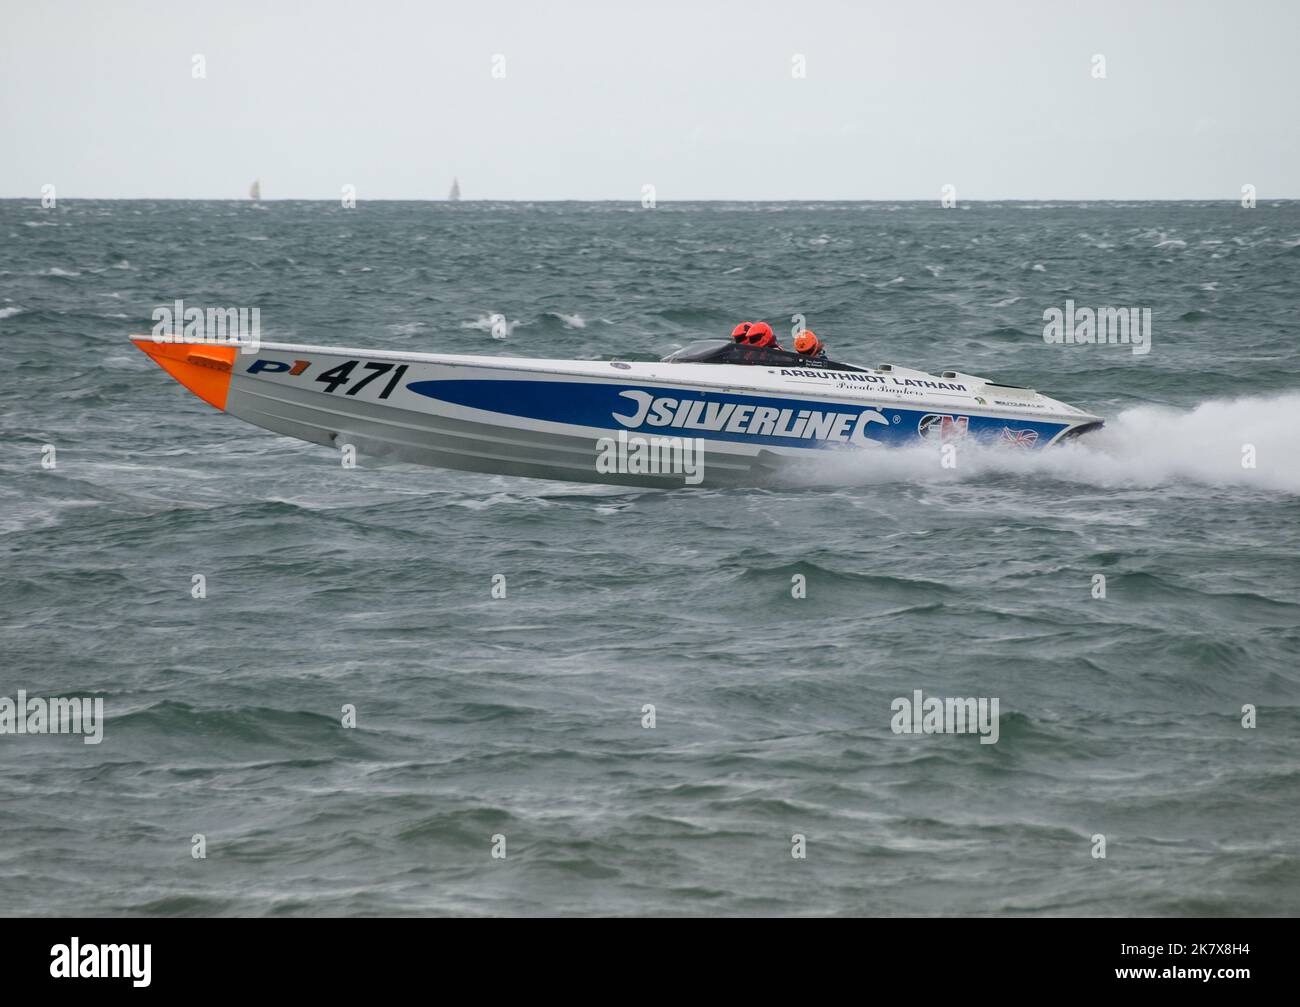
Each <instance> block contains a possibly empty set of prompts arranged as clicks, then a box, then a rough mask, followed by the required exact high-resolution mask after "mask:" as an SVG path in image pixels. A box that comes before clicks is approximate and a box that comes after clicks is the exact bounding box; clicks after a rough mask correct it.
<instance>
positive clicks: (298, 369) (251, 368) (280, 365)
mask: <svg viewBox="0 0 1300 1007" xmlns="http://www.w3.org/2000/svg"><path fill="white" fill-rule="evenodd" d="M310 366H311V361H310V360H295V361H294V362H293V363H292V364H290V363H286V362H285V361H283V360H270V359H268V358H267V357H259V358H258V359H256V360H254V361H253V362H252V363H251V364H249V365H248V369H247V373H249V374H261V373H262V372H263V371H265V372H266V373H267V374H292V375H295V376H296V375H299V374H301V373H302V372H303V371H305V370H306V369H307V368H308V367H310Z"/></svg>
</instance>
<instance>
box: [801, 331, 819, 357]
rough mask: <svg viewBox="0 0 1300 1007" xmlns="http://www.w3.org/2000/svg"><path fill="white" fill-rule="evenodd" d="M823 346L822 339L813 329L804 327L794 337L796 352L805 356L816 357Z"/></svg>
mask: <svg viewBox="0 0 1300 1007" xmlns="http://www.w3.org/2000/svg"><path fill="white" fill-rule="evenodd" d="M821 348H822V341H821V340H820V339H818V338H817V333H815V332H813V330H812V329H804V330H803V331H802V332H800V333H799V335H797V336H795V337H794V349H795V352H796V353H802V354H803V355H804V356H805V357H815V356H816V355H817V351H818V350H820V349H821Z"/></svg>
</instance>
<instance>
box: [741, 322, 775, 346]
mask: <svg viewBox="0 0 1300 1007" xmlns="http://www.w3.org/2000/svg"><path fill="white" fill-rule="evenodd" d="M745 345H746V346H775V345H776V336H774V335H773V334H772V326H770V325H768V324H767V322H755V323H754V324H753V325H751V326H750V327H749V332H747V333H746V334H745Z"/></svg>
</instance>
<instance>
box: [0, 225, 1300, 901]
mask: <svg viewBox="0 0 1300 1007" xmlns="http://www.w3.org/2000/svg"><path fill="white" fill-rule="evenodd" d="M1298 276H1300V204H1296V203H1282V204H1261V205H1260V206H1259V207H1257V208H1255V209H1253V210H1243V209H1242V208H1240V207H1238V206H1236V205H1235V204H1230V203H1222V204H1218V203H1205V204H1190V203H1179V204H1143V203H1129V204H1117V203H1094V204H1057V205H1045V204H1015V203H1007V204H1000V205H999V204H981V205H971V206H968V207H963V208H961V209H955V210H943V209H941V208H939V207H937V206H931V205H921V204H851V203H850V204H806V203H803V204H694V205H692V204H683V205H668V204H661V205H660V206H659V207H658V208H656V209H654V210H642V209H641V208H640V207H633V206H629V205H621V204H581V203H569V204H536V205H529V204H474V203H464V204H459V205H448V204H433V203H429V204H425V203H384V204H364V203H363V204H362V205H361V206H360V207H359V208H358V209H355V210H345V209H342V208H339V207H336V206H332V205H329V204H322V203H293V202H285V203H280V202H272V203H265V204H260V205H253V204H251V203H250V204H238V203H229V202H159V203H149V202H96V201H74V202H65V203H63V204H61V205H60V206H59V207H58V208H57V209H54V210H44V209H41V208H40V207H39V206H38V205H36V204H35V203H34V202H31V201H15V200H9V201H0V360H3V364H4V374H5V383H4V389H3V392H0V417H3V431H4V445H5V450H4V451H3V453H0V502H2V503H3V506H2V507H0V555H2V556H3V561H2V564H0V633H2V643H3V661H2V662H0V696H9V697H13V696H15V695H16V694H17V692H18V690H20V689H22V690H26V692H27V693H28V694H30V695H40V696H74V695H94V696H103V697H104V700H105V712H106V717H107V719H106V723H105V726H104V740H103V742H102V743H101V744H99V745H84V744H82V743H81V741H80V739H78V738H74V737H67V736H56V737H33V736H22V737H19V736H13V735H0V869H2V870H3V872H4V875H5V877H6V886H5V892H6V898H5V900H4V906H3V912H5V913H7V914H40V913H89V914H106V915H112V914H137V913H162V914H177V915H185V914H257V915H260V914H352V913H366V914H406V913H473V914H498V913H525V914H555V913H560V914H564V913H646V914H679V913H681V914H702V913H721V914H746V913H761V914H817V913H838V914H849V913H875V914H934V913H971V914H1000V913H1018V914H1199V913H1209V914H1228V915H1236V914H1263V913H1268V914H1283V913H1284V914H1293V913H1295V912H1297V911H1298V910H1300V843H1298V842H1297V839H1296V832H1295V822H1296V811H1295V809H1296V807H1297V804H1298V803H1300V775H1298V770H1300V755H1298V753H1297V740H1298V739H1300V708H1298V706H1297V701H1298V699H1300V688H1298V684H1300V682H1298V679H1300V669H1298V663H1300V376H1297V373H1296V360H1297V337H1298V336H1300V325H1298V324H1297V321H1296V302H1297V292H1298V291H1300V281H1298V279H1297V277H1298ZM177 298H184V299H185V301H186V302H187V303H193V304H202V305H224V306H241V305H248V306H257V307H259V308H260V309H261V319H262V338H264V339H267V340H277V341H289V342H294V341H297V342H310V343H320V344H331V343H333V344H339V345H354V346H374V347H386V348H395V349H413V350H428V351H450V350H455V351H461V352H479V353H485V354H509V355H536V356H556V357H608V356H625V357H635V356H640V357H643V358H647V359H648V358H652V357H654V356H659V355H662V354H664V353H667V352H669V351H671V350H672V349H674V348H676V347H678V346H680V345H682V344H683V343H685V342H688V341H690V340H692V339H694V338H698V337H702V336H710V335H719V334H724V333H725V332H726V331H727V330H729V329H730V327H731V325H732V324H734V322H735V321H736V320H738V319H740V318H756V317H762V318H767V319H768V320H769V321H771V322H772V323H773V324H774V326H776V327H777V328H778V330H780V329H781V328H782V327H785V328H787V329H788V327H789V325H790V324H791V322H790V318H791V316H792V315H793V314H796V313H800V314H803V315H805V316H806V319H807V323H808V325H810V326H811V327H812V328H814V329H815V330H817V331H818V332H819V334H821V335H822V336H823V337H824V338H825V339H826V340H827V342H828V343H829V344H830V346H831V347H832V349H833V350H834V352H835V355H836V356H837V357H840V358H842V359H847V360H850V361H860V362H862V363H868V364H876V363H879V362H882V361H891V362H894V363H899V364H905V365H909V366H919V367H922V368H925V369H929V370H936V371H937V370H940V369H943V368H948V367H954V368H957V369H960V370H964V371H968V372H971V373H975V374H985V375H990V376H994V377H999V378H1002V379H1004V380H1006V381H1008V382H1010V383H1013V384H1026V385H1031V386H1034V387H1036V388H1039V389H1040V390H1042V391H1044V392H1046V393H1047V394H1049V395H1053V396H1055V397H1058V398H1060V399H1063V400H1065V401H1067V402H1071V403H1074V404H1076V405H1079V406H1082V407H1084V408H1087V409H1089V410H1091V411H1094V412H1098V413H1100V414H1102V415H1104V416H1106V417H1107V420H1108V427H1107V429H1106V431H1105V432H1104V433H1103V434H1102V435H1100V436H1098V437H1097V438H1095V439H1092V440H1086V441H1084V442H1081V443H1079V444H1078V445H1076V446H1074V447H1071V448H1069V449H1065V450H1060V451H1053V452H1050V453H1039V454H1030V455H1027V454H1024V453H1019V452H1014V451H1011V452H1008V451H1002V452H972V453H969V454H963V456H962V459H961V461H960V463H959V465H958V467H957V469H955V470H944V469H942V468H940V467H939V466H938V465H936V464H935V459H934V457H933V454H932V453H927V452H924V451H899V452H893V453H890V454H888V455H887V456H882V457H875V456H873V457H872V458H871V459H870V461H869V463H868V461H867V460H860V461H859V460H852V459H848V460H845V461H844V462H843V463H842V469H843V471H842V472H841V473H839V479H838V480H837V484H836V485H835V486H832V487H830V488H826V487H819V488H815V489H814V488H799V487H792V488H789V489H782V490H779V491H774V490H716V491H708V490H683V491H680V492H657V491H645V492H629V491H626V490H620V489H613V488H602V487H590V486H573V485H568V484H560V483H543V482H532V481H526V480H515V479H506V478H496V477H490V476H480V475H471V474H462V473H454V472H446V471H440V470H434V469H425V468H419V467H415V466H408V465H401V464H368V463H367V462H366V461H365V460H364V459H363V464H362V467H360V468H358V469H354V470H345V469H343V468H341V466H340V465H339V460H338V456H337V454H336V453H334V452H332V451H329V450H327V449H324V448H319V447H315V446H311V445H306V444H301V443H298V442H294V441H291V440H288V439H286V438H280V437H277V436H274V435H272V434H269V433H266V432H264V431H260V430H257V429H255V428H252V427H249V426H246V425H244V424H242V423H240V422H239V421H237V420H234V419H232V418H230V417H226V416H222V415H220V414H219V413H217V412H216V411H214V410H212V409H211V408H209V407H208V406H206V405H205V404H204V403H202V402H200V401H199V400H198V399H196V398H193V397H192V396H190V395H188V393H186V392H185V391H184V390H183V389H182V388H181V387H180V386H179V385H177V384H176V383H175V382H173V381H171V380H170V379H169V378H167V377H166V376H165V375H164V374H163V373H162V372H161V371H159V370H158V368H156V367H155V366H154V365H153V364H151V363H150V362H149V361H148V360H147V359H146V358H145V357H144V356H143V355H142V354H140V353H139V352H137V351H136V350H135V349H134V348H133V347H132V346H131V345H130V344H129V343H128V342H127V340H126V336H127V334H128V333H131V332H144V331H148V330H149V327H150V325H151V311H152V310H153V308H154V307H156V306H158V305H162V304H170V303H171V302H172V301H174V300H175V299H177ZM1067 298H1069V299H1072V300H1073V301H1075V302H1076V304H1078V305H1081V306H1092V307H1100V306H1106V305H1125V306H1136V307H1149V308H1150V309H1151V310H1152V317H1153V328H1154V337H1153V348H1152V351H1151V352H1150V353H1149V354H1147V355H1135V354H1133V353H1131V352H1130V351H1129V350H1128V349H1127V348H1123V347H1088V346H1082V347H1060V346H1050V345H1047V344H1045V343H1044V341H1043V339H1042V337H1041V332H1042V327H1043V318H1042V313H1043V311H1044V310H1045V309H1047V308H1050V307H1063V306H1064V304H1065V301H1066V299H1067ZM495 314H500V315H503V316H504V317H505V319H506V321H507V329H508V333H507V335H506V336H505V338H503V339H501V338H494V336H493V332H492V324H491V321H490V319H491V317H492V316H493V315H495ZM47 444H52V445H54V446H55V448H56V451H57V455H56V458H57V463H56V467H55V468H54V469H45V468H43V467H42V465H41V460H42V457H43V447H44V445H47ZM1246 444H1250V445H1252V446H1253V447H1254V453H1255V459H1256V465H1255V467H1254V468H1244V467H1243V465H1242V449H1243V445H1246ZM195 574H202V575H203V577H204V578H205V579H206V589H207V597H206V598H205V599H201V600H199V599H194V598H192V597H191V584H192V578H193V576H194V575H195ZM798 574H802V575H803V577H804V578H805V579H806V584H807V597H806V598H804V599H796V598H793V597H792V596H791V587H792V578H794V577H795V575H798ZM1097 574H1101V575H1103V576H1104V577H1105V578H1106V597H1105V598H1104V599H1097V598H1094V597H1093V596H1092V588H1093V583H1094V577H1095V576H1096V575H1097ZM496 575H503V576H504V577H505V579H506V585H507V596H506V598H504V599H494V598H493V597H492V593H491V589H492V583H493V577H494V576H496ZM916 689H921V690H923V692H924V694H925V695H927V696H938V697H964V696H983V697H997V698H998V699H999V701H1000V708H1001V718H1000V736H999V740H998V742H997V744H993V745H981V744H979V743H978V740H977V739H976V738H975V737H973V736H952V735H933V736H922V737H915V736H900V735H896V734H894V733H893V732H892V731H891V730H890V720H891V715H892V714H891V703H892V701H893V700H894V699H896V698H897V697H905V696H911V695H912V694H913V691H914V690H916ZM345 704H352V705H354V706H355V707H356V710H357V721H358V726H357V728H356V729H351V730H350V729H345V728H343V727H342V726H341V724H340V717H341V709H342V707H343V706H344V705H345ZM646 704H653V705H654V707H655V718H656V726H655V727H654V728H653V729H646V728H644V727H642V717H643V713H642V711H643V707H644V706H645V705H646ZM1247 704H1250V705H1253V706H1254V707H1255V708H1256V710H1257V726H1256V727H1255V728H1253V729H1246V728H1243V726H1242V707H1243V706H1244V705H1247ZM196 834H201V835H203V836H204V837H205V840H206V852H207V856H206V858H205V859H201V860H198V859H195V858H194V857H193V856H192V855H191V848H192V837H193V836H194V835H196ZM795 834H799V835H802V836H804V837H806V850H807V856H806V859H794V858H792V857H791V844H792V839H791V837H792V836H793V835H795ZM496 835H503V836H505V837H506V840H505V841H506V852H507V855H506V857H505V858H504V859H496V858H493V857H492V855H491V853H492V846H493V841H492V837H493V836H496ZM1096 835H1103V836H1105V837H1106V857H1105V859H1098V858H1095V857H1094V856H1093V855H1092V853H1093V850H1094V848H1095V842H1094V840H1093V837H1094V836H1096Z"/></svg>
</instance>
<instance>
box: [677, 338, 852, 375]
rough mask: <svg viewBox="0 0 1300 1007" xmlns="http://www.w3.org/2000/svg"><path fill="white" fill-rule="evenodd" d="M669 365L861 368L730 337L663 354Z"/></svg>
mask: <svg viewBox="0 0 1300 1007" xmlns="http://www.w3.org/2000/svg"><path fill="white" fill-rule="evenodd" d="M663 362H664V363H666V364H753V365H759V366H763V367H816V368H819V369H822V370H833V371H860V370H862V368H861V367H853V366H851V365H850V364H840V363H836V362H835V361H833V360H827V359H825V358H821V359H812V358H810V357H805V356H801V355H800V354H798V353H791V352H790V351H789V350H778V349H777V348H776V347H764V348H762V349H760V348H759V347H757V346H746V345H745V344H744V343H737V342H733V341H732V340H730V339H701V340H700V341H699V342H697V343H691V344H689V345H687V346H683V347H682V348H681V349H680V350H678V351H677V352H675V353H670V354H668V356H666V357H664V359H663Z"/></svg>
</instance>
